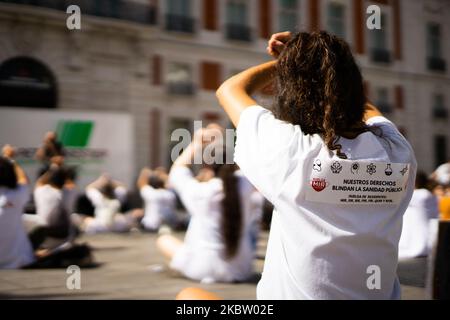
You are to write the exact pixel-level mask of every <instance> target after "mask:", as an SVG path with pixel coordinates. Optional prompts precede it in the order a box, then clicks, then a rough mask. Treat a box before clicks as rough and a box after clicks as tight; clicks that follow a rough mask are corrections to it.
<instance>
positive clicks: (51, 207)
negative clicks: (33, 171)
mask: <svg viewBox="0 0 450 320" xmlns="http://www.w3.org/2000/svg"><path fill="white" fill-rule="evenodd" d="M34 202H35V204H36V214H37V215H38V216H39V217H41V218H42V219H43V221H45V223H46V224H47V225H53V224H55V223H57V222H58V221H60V220H61V215H63V214H64V215H67V212H66V207H65V202H64V193H63V191H62V190H60V189H56V188H54V187H52V186H50V185H48V184H45V185H42V186H39V187H37V188H36V189H34Z"/></svg>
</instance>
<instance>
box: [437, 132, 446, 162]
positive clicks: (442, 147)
mask: <svg viewBox="0 0 450 320" xmlns="http://www.w3.org/2000/svg"><path fill="white" fill-rule="evenodd" d="M447 160H448V158H447V137H446V136H443V135H437V136H435V137H434V161H435V165H436V167H437V166H439V165H441V164H443V163H445V162H447Z"/></svg>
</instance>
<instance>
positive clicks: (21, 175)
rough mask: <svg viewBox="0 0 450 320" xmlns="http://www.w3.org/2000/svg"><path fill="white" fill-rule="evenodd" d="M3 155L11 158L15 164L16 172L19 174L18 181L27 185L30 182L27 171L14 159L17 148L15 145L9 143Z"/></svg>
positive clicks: (3, 150) (4, 148)
mask: <svg viewBox="0 0 450 320" xmlns="http://www.w3.org/2000/svg"><path fill="white" fill-rule="evenodd" d="M2 155H3V157H5V158H7V159H9V160H10V161H12V163H13V164H14V171H15V172H16V176H17V183H18V184H21V185H26V184H28V183H29V180H28V177H27V175H26V174H25V171H23V169H22V167H21V166H19V164H17V162H15V161H14V156H15V155H16V150H15V148H14V147H13V146H11V145H9V144H7V145H5V146H4V147H3V149H2Z"/></svg>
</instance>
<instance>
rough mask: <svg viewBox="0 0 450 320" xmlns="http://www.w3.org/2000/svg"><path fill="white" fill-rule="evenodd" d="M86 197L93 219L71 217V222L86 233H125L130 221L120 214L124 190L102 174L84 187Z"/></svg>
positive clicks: (80, 216) (79, 216) (78, 216)
mask: <svg viewBox="0 0 450 320" xmlns="http://www.w3.org/2000/svg"><path fill="white" fill-rule="evenodd" d="M86 196H87V197H88V199H89V200H90V201H91V203H92V205H93V206H94V208H95V210H94V217H88V216H83V215H77V214H74V215H72V221H73V222H74V223H75V224H76V225H77V226H78V227H79V228H80V229H81V231H84V232H86V233H101V232H127V231H129V230H130V228H131V226H132V221H130V219H129V218H128V217H127V216H125V215H123V214H121V213H120V208H121V202H122V201H124V200H125V199H124V197H125V196H126V188H125V187H124V185H123V184H122V183H120V182H118V181H115V180H112V179H111V178H110V177H109V176H108V175H106V174H103V175H101V176H100V177H99V178H98V179H97V180H95V181H94V182H92V183H91V184H89V185H88V186H87V187H86Z"/></svg>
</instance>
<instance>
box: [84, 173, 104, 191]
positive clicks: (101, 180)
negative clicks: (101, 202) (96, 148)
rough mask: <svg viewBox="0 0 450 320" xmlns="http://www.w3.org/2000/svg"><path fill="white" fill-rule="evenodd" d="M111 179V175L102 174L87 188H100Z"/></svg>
mask: <svg viewBox="0 0 450 320" xmlns="http://www.w3.org/2000/svg"><path fill="white" fill-rule="evenodd" d="M108 181H109V177H108V176H107V175H105V174H102V175H101V176H100V177H98V178H97V180H95V181H94V182H91V183H90V184H88V185H87V186H86V190H89V189H97V190H98V189H100V188H101V187H103V186H104V185H106V184H107V183H108Z"/></svg>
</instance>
